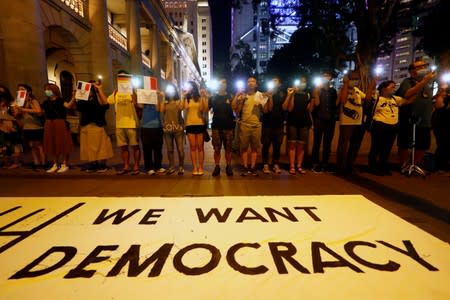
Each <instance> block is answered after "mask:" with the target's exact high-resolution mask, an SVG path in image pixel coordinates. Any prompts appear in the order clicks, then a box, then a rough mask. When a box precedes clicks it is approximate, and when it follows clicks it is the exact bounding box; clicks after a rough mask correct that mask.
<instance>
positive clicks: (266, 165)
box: [263, 164, 270, 174]
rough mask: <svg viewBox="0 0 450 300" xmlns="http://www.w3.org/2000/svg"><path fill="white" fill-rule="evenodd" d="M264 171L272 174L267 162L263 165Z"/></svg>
mask: <svg viewBox="0 0 450 300" xmlns="http://www.w3.org/2000/svg"><path fill="white" fill-rule="evenodd" d="M263 173H264V174H270V170H269V165H268V164H265V165H264V167H263Z"/></svg>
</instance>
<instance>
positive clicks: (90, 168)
mask: <svg viewBox="0 0 450 300" xmlns="http://www.w3.org/2000/svg"><path fill="white" fill-rule="evenodd" d="M97 170H98V166H97V165H95V164H92V165H90V166H89V167H88V168H86V169H85V170H84V171H85V172H86V173H93V172H97Z"/></svg>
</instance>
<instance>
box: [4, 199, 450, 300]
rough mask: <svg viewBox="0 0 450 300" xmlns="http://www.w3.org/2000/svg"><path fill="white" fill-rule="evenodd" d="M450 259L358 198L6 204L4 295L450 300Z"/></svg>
mask: <svg viewBox="0 0 450 300" xmlns="http://www.w3.org/2000/svg"><path fill="white" fill-rule="evenodd" d="M449 254H450V246H449V245H448V244H447V243H444V242H442V241H440V240H439V239H437V238H435V237H433V236H431V235H430V234H428V233H426V232H424V231H422V230H420V229H419V228H417V227H415V226H413V225H411V224H409V223H407V222H406V221H404V220H402V219H400V218H399V217H397V216H395V215H393V214H392V213H390V212H388V211H386V210H385V209H383V208H381V207H379V206H377V205H375V204H374V203H372V202H370V201H369V200H367V199H366V198H364V197H363V196H360V195H339V196H282V197H281V196H270V197H269V196H264V197H262V196H261V197H199V198H152V197H137V198H135V197H129V198H113V197H111V198H95V197H81V198H1V199H0V265H1V268H0V299H30V298H34V299H61V297H64V299H65V300H69V299H148V298H157V299H299V298H303V299H311V298H314V299H450V287H449V285H448V281H449V278H450V255H449Z"/></svg>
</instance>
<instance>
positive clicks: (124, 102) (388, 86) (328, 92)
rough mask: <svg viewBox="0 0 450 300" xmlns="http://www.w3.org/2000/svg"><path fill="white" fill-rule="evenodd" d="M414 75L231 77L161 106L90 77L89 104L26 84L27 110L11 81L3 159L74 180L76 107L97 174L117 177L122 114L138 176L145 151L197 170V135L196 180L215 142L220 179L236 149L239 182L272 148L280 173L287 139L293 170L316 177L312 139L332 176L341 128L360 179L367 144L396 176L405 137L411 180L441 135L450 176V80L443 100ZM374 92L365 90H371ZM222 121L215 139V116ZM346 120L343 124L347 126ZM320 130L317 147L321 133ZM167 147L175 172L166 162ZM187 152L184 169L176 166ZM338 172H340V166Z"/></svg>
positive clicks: (2, 99)
mask: <svg viewBox="0 0 450 300" xmlns="http://www.w3.org/2000/svg"><path fill="white" fill-rule="evenodd" d="M409 72H410V77H408V78H406V79H404V80H403V82H402V83H401V84H400V87H399V88H398V89H396V84H395V82H394V81H391V80H388V81H383V82H381V83H380V84H379V85H378V87H377V86H376V81H377V78H374V79H373V80H372V81H371V82H370V83H369V84H368V85H367V87H365V88H363V85H362V84H361V76H360V73H359V72H358V70H354V71H351V72H350V73H348V74H347V75H346V76H345V77H344V79H343V84H342V86H341V87H340V89H339V91H337V90H336V89H335V88H334V86H333V85H332V81H333V74H332V72H330V71H324V72H323V73H322V76H321V79H322V81H321V83H319V84H317V85H315V86H313V87H312V88H310V87H309V82H310V80H309V78H306V77H305V76H299V78H298V79H297V81H296V83H295V84H294V85H291V86H289V87H283V85H282V82H281V81H280V79H279V78H278V77H274V78H272V80H271V85H270V86H269V87H268V88H267V89H266V91H264V92H261V91H260V90H259V86H258V80H257V78H256V77H254V76H250V77H248V79H247V84H246V87H243V88H241V89H240V90H238V91H236V93H235V94H234V95H233V94H231V93H230V92H229V91H228V86H227V81H226V80H225V79H222V80H220V83H219V88H218V90H217V92H215V93H214V94H213V95H209V94H208V92H207V91H206V90H204V89H200V88H199V87H198V86H197V84H196V83H195V82H187V83H186V84H185V85H183V88H182V90H181V91H180V92H179V91H178V89H177V87H176V86H175V85H173V84H170V83H169V84H167V85H166V87H165V90H164V91H162V90H158V91H157V101H156V104H141V103H138V101H137V96H136V94H135V93H131V94H125V93H120V92H119V91H118V90H115V91H114V92H113V93H112V94H111V95H109V96H106V95H105V93H104V92H103V88H102V85H101V84H100V83H99V82H96V81H90V83H91V88H90V91H89V97H88V99H87V101H80V100H77V99H76V97H75V93H74V95H73V97H72V99H70V100H69V101H65V100H64V99H63V98H62V95H61V92H60V89H59V88H58V86H56V85H55V84H50V83H49V84H46V85H45V86H44V94H45V97H46V98H45V100H44V101H42V102H40V101H38V99H37V98H36V97H35V96H34V94H33V90H32V88H31V87H30V86H29V85H27V84H19V85H18V86H17V91H18V94H19V92H24V93H26V97H25V100H24V101H23V103H20V104H18V103H17V99H15V98H14V97H13V96H12V95H11V93H10V90H9V89H8V88H7V87H6V86H3V85H1V86H0V151H1V152H0V155H1V156H2V164H3V166H4V167H5V168H11V169H14V168H18V167H20V165H21V159H22V153H23V148H24V147H23V146H26V147H27V149H29V150H30V151H31V154H32V155H31V156H32V166H33V168H34V169H44V170H45V171H46V172H48V173H54V172H57V173H63V172H67V171H68V170H69V168H70V160H69V159H70V155H71V154H72V152H73V148H74V145H73V140H72V136H71V133H70V127H69V125H68V122H67V120H66V117H67V113H68V111H70V110H76V111H78V113H79V117H80V121H79V125H80V131H79V135H80V137H79V143H80V160H81V161H86V162H87V163H88V167H87V168H86V169H85V170H86V171H87V172H105V171H107V170H108V165H107V160H108V159H110V158H112V157H113V144H112V142H111V137H110V136H109V135H108V134H107V132H106V130H105V128H106V125H107V122H106V119H105V113H106V111H107V109H108V108H109V106H113V108H114V110H115V128H116V131H115V144H116V146H117V147H118V148H119V149H120V157H121V160H122V166H121V168H120V169H119V170H117V172H116V174H118V175H123V174H132V175H137V174H140V173H142V172H141V171H142V170H141V166H140V162H141V153H142V157H143V161H144V170H145V173H147V174H149V175H153V174H167V175H170V174H174V173H177V174H178V175H183V174H184V173H185V153H184V143H185V140H186V139H187V141H188V144H189V148H188V149H189V154H190V158H191V162H192V175H194V176H202V175H203V174H204V159H205V151H204V143H205V140H206V141H207V140H208V139H211V140H212V146H213V149H214V163H215V167H214V169H213V170H212V176H219V175H220V173H221V170H222V168H221V157H222V149H224V160H225V168H224V169H223V170H224V171H225V174H226V175H227V176H233V167H232V153H233V151H237V152H238V153H239V155H240V160H241V168H240V170H239V172H240V175H242V176H247V175H258V174H259V170H258V169H259V168H258V164H257V162H258V154H259V153H261V161H262V167H261V168H260V169H261V171H262V172H263V173H264V174H270V173H272V172H273V173H275V174H280V173H281V172H282V166H281V164H280V153H281V146H282V142H283V138H284V134H286V141H287V158H288V168H287V170H286V171H288V173H289V174H292V175H295V174H305V173H306V170H305V166H304V158H305V152H306V151H305V150H306V148H305V146H306V145H308V144H309V143H312V155H311V162H312V168H311V170H312V171H313V172H323V171H330V170H331V169H332V166H333V165H334V164H331V163H330V153H331V145H332V141H333V138H334V133H335V126H336V124H339V137H338V142H337V144H338V147H337V151H336V164H335V166H336V169H335V170H336V171H339V172H344V173H346V172H347V173H350V172H352V171H353V170H354V165H355V160H356V157H357V155H358V152H359V148H360V146H361V143H362V140H363V137H364V135H365V134H366V132H367V131H368V132H369V134H370V137H371V145H370V151H369V155H368V171H369V172H372V173H374V174H376V175H389V174H391V171H392V168H391V165H390V164H389V163H388V162H389V161H390V160H389V159H390V155H391V151H392V148H393V145H394V142H395V140H397V145H398V154H399V166H400V168H399V171H401V172H403V173H406V172H407V170H408V166H409V165H410V164H411V159H412V157H411V156H412V155H411V151H410V149H411V148H412V147H414V150H415V151H414V152H413V153H414V160H413V161H414V162H415V163H417V164H418V165H419V166H420V165H421V164H422V163H423V162H424V154H425V151H427V150H428V149H429V148H430V144H431V132H432V131H433V133H434V136H435V139H436V146H437V148H436V153H435V168H436V169H437V170H443V171H448V170H449V165H448V161H449V156H450V96H449V87H448V83H445V82H439V83H438V84H439V88H438V90H437V92H436V93H434V94H433V91H432V89H431V83H432V82H433V81H435V80H437V81H439V80H438V78H437V75H436V74H435V72H433V71H431V69H430V68H429V65H428V64H427V63H425V62H424V61H422V60H417V61H415V62H414V63H412V64H411V65H410V67H409ZM364 89H365V90H364ZM210 115H212V122H211V131H210V132H211V137H210V135H209V132H208V124H209V123H210V122H209V120H208V117H209V116H210ZM338 121H339V122H338ZM311 128H312V130H313V137H312V141H310V140H309V139H310V135H309V132H310V130H311ZM163 144H165V149H166V151H167V153H166V155H167V160H168V166H166V168H164V167H163V164H162V161H163ZM175 149H176V152H177V158H178V159H177V164H176V162H175ZM320 154H322V155H321V156H320ZM333 170H334V168H333Z"/></svg>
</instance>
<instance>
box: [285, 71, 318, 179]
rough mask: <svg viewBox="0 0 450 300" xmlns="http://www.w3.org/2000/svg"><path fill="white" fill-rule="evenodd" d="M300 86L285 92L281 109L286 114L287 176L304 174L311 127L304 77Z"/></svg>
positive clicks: (309, 107)
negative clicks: (306, 145) (306, 146)
mask: <svg viewBox="0 0 450 300" xmlns="http://www.w3.org/2000/svg"><path fill="white" fill-rule="evenodd" d="M299 79H300V84H299V85H297V86H296V87H294V88H293V87H290V88H288V90H287V96H286V99H285V100H284V102H283V109H284V110H286V111H287V112H288V118H287V142H288V149H289V150H288V156H289V174H291V175H295V174H296V172H298V173H300V174H305V173H306V172H305V170H304V169H303V167H302V164H303V158H304V156H305V144H307V143H308V135H309V128H310V127H311V123H312V122H311V111H312V108H313V104H312V101H311V96H310V94H309V93H308V92H307V91H306V83H307V80H306V77H300V78H299Z"/></svg>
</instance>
